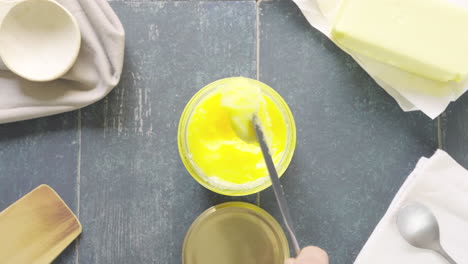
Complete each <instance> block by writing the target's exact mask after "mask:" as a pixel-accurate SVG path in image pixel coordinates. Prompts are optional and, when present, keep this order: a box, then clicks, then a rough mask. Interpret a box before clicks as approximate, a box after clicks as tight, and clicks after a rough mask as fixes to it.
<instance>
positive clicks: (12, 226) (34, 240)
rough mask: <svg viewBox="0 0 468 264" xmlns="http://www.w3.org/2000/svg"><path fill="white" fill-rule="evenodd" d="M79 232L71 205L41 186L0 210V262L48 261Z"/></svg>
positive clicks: (37, 263)
mask: <svg viewBox="0 0 468 264" xmlns="http://www.w3.org/2000/svg"><path fill="white" fill-rule="evenodd" d="M80 233H81V224H80V222H79V220H78V218H77V217H76V216H75V215H74V214H73V212H72V211H71V210H70V208H68V206H67V205H66V204H65V202H64V201H63V200H62V199H61V198H60V196H58V194H57V193H56V192H55V191H54V190H53V189H52V188H50V187H49V186H47V185H41V186H39V187H37V188H36V189H34V190H33V191H32V192H30V193H28V194H27V195H25V196H24V197H22V198H21V199H19V200H18V201H17V202H15V203H14V204H12V205H11V206H10V207H8V208H7V209H5V210H4V211H2V212H1V213H0V263H2V264H43V263H44V264H46V263H51V262H52V261H53V260H54V259H55V258H56V257H57V256H58V255H59V254H60V253H61V252H62V251H63V250H64V249H65V248H66V247H67V246H68V245H69V244H70V243H71V242H72V241H73V240H74V239H75V238H76V237H77V236H78V235H79V234H80Z"/></svg>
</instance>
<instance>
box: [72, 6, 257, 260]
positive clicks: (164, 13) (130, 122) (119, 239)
mask: <svg viewBox="0 0 468 264" xmlns="http://www.w3.org/2000/svg"><path fill="white" fill-rule="evenodd" d="M113 7H114V8H115V10H116V12H117V13H118V14H119V15H120V17H121V19H122V22H123V24H124V25H125V27H126V29H127V52H126V57H125V70H124V74H123V75H122V80H121V83H120V85H119V86H118V87H117V88H116V89H115V90H114V91H113V92H112V93H111V94H110V95H109V96H108V97H107V98H106V99H104V100H103V101H101V102H99V103H97V104H95V105H93V106H90V107H88V108H86V109H83V110H82V117H83V122H82V150H81V154H82V158H81V199H80V208H81V209H80V218H81V219H82V223H83V226H84V229H85V230H86V231H85V232H86V233H85V236H83V238H82V239H81V241H80V246H79V252H80V256H79V258H80V263H164V264H166V263H174V264H176V263H180V261H181V260H180V255H181V248H182V242H183V238H184V235H185V232H186V231H187V229H188V227H189V226H190V224H191V223H192V221H193V220H195V218H196V217H197V216H198V215H199V214H200V213H202V212H203V211H204V210H205V209H208V208H209V207H210V206H212V205H215V204H218V203H221V202H224V201H228V200H234V198H227V197H223V196H219V195H215V194H213V193H211V192H209V191H208V190H205V189H204V188H203V187H202V186H200V185H199V184H198V183H197V182H196V181H195V180H193V179H192V178H191V176H190V175H189V174H188V173H187V172H186V170H185V169H184V167H183V165H182V162H181V161H180V158H179V154H178V151H177V141H176V135H177V125H178V121H179V117H180V114H181V113H182V110H183V108H184V106H185V103H186V102H187V101H188V100H189V99H190V97H191V96H192V95H193V94H194V93H195V92H196V91H197V90H198V89H200V88H201V87H203V86H204V85H205V84H207V83H209V82H211V81H213V80H216V79H218V78H223V77H228V76H239V75H244V76H249V77H254V78H255V74H256V72H255V65H256V63H255V36H256V35H255V26H256V25H255V19H256V17H255V3H254V2H250V3H248V2H219V3H214V2H202V3H196V2H179V3H171V2H165V3H113ZM241 200H245V201H250V202H255V201H256V197H255V196H252V197H245V198H242V199H241Z"/></svg>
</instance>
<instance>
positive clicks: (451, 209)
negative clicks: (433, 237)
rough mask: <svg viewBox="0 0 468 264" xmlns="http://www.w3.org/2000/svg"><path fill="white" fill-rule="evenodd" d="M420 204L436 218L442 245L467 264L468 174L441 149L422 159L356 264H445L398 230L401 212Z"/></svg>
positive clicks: (459, 260)
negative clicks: (416, 246) (412, 204)
mask: <svg viewBox="0 0 468 264" xmlns="http://www.w3.org/2000/svg"><path fill="white" fill-rule="evenodd" d="M413 201H417V202H420V203H422V204H424V205H426V206H427V207H428V208H430V209H431V210H432V212H433V213H434V215H435V216H436V218H437V220H438V222H439V227H440V235H441V243H442V246H443V247H444V248H445V249H446V251H447V252H448V253H449V254H450V255H451V256H452V257H453V258H454V259H455V261H457V262H458V263H460V264H462V263H468V250H467V249H468V171H467V170H465V169H464V168H463V167H462V166H460V165H459V164H458V163H457V162H456V161H454V160H453V159H452V158H451V157H450V156H449V155H448V154H447V153H445V152H444V151H441V150H438V151H437V152H436V153H435V154H434V155H433V156H432V157H431V158H430V159H427V158H421V159H420V160H419V162H418V164H417V165H416V168H415V169H414V171H413V172H412V173H411V175H410V176H409V177H408V179H407V180H406V182H405V183H404V184H403V186H402V187H401V189H400V191H399V192H398V193H397V195H396V196H395V198H394V199H393V201H392V203H391V205H390V207H389V208H388V211H387V212H386V214H385V215H384V217H383V218H382V220H381V221H380V223H379V224H378V225H377V227H376V228H375V230H374V232H373V233H372V235H371V236H370V238H369V240H368V241H367V243H366V244H365V246H364V247H363V249H362V251H361V253H360V254H359V256H358V257H357V259H356V261H355V264H376V263H379V264H396V263H398V264H405V263H408V264H410V263H411V264H429V263H430V264H437V263H440V264H445V263H447V262H445V260H444V259H442V258H441V257H440V256H439V255H437V253H434V252H432V251H429V250H423V249H418V248H415V247H413V246H411V245H410V244H408V243H407V242H406V241H405V240H404V239H403V238H402V237H401V236H400V234H399V232H398V229H397V227H396V224H395V221H396V215H397V212H398V210H399V209H400V208H401V207H402V206H404V205H405V204H406V203H408V202H413Z"/></svg>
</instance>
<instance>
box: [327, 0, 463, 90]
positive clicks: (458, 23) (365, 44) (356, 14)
mask: <svg viewBox="0 0 468 264" xmlns="http://www.w3.org/2000/svg"><path fill="white" fill-rule="evenodd" d="M331 35H332V39H333V40H334V41H335V42H336V43H337V44H338V45H339V46H341V47H343V48H344V49H346V50H351V51H354V52H356V53H358V54H362V55H365V56H368V57H370V58H373V59H375V60H378V61H381V62H384V63H386V64H390V65H393V66H396V67H398V68H400V69H403V70H406V71H408V72H411V73H415V74H417V75H421V76H424V77H426V78H429V79H433V80H437V81H443V82H447V81H460V80H462V79H464V78H466V77H467V76H468V9H466V8H463V7H458V6H456V5H454V4H452V3H449V2H448V0H343V2H342V3H341V6H340V10H339V11H338V14H337V16H336V18H335V21H334V25H333V28H332V33H331Z"/></svg>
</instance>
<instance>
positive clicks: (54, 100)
mask: <svg viewBox="0 0 468 264" xmlns="http://www.w3.org/2000/svg"><path fill="white" fill-rule="evenodd" d="M15 2H18V0H0V21H1V20H2V19H3V18H4V17H5V14H6V13H7V11H8V10H9V9H10V8H11V7H12V6H13V4H14V3H15ZM57 2H58V3H60V4H62V5H63V6H64V7H65V8H67V10H69V11H70V12H71V13H72V14H73V15H74V16H75V18H76V19H77V21H78V24H79V26H80V30H81V35H82V43H81V50H80V54H79V56H78V59H77V61H76V63H75V65H74V66H73V68H72V69H71V70H70V71H69V72H68V73H67V74H66V75H65V76H63V77H62V78H61V79H59V80H55V81H52V82H45V83H37V82H30V81H27V80H25V79H22V78H20V77H19V76H17V75H15V74H13V73H11V72H10V71H9V70H8V69H7V68H6V67H5V65H4V64H3V62H1V61H0V124H1V123H7V122H12V121H18V120H25V119H31V118H36V117H41V116H47V115H52V114H57V113H61V112H66V111H71V110H75V109H78V108H81V107H84V106H86V105H89V104H91V103H94V102H96V101H98V100H99V99H101V98H103V97H104V96H105V95H107V94H108V93H109V92H110V91H111V90H112V88H114V87H115V86H116V85H117V83H118V82H119V79H120V74H121V72H122V66H123V57H124V46H125V34H124V29H123V27H122V24H121V23H120V21H119V19H118V18H117V16H116V15H115V13H114V11H113V10H112V8H111V7H110V6H109V4H108V3H107V1H106V0H57Z"/></svg>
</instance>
